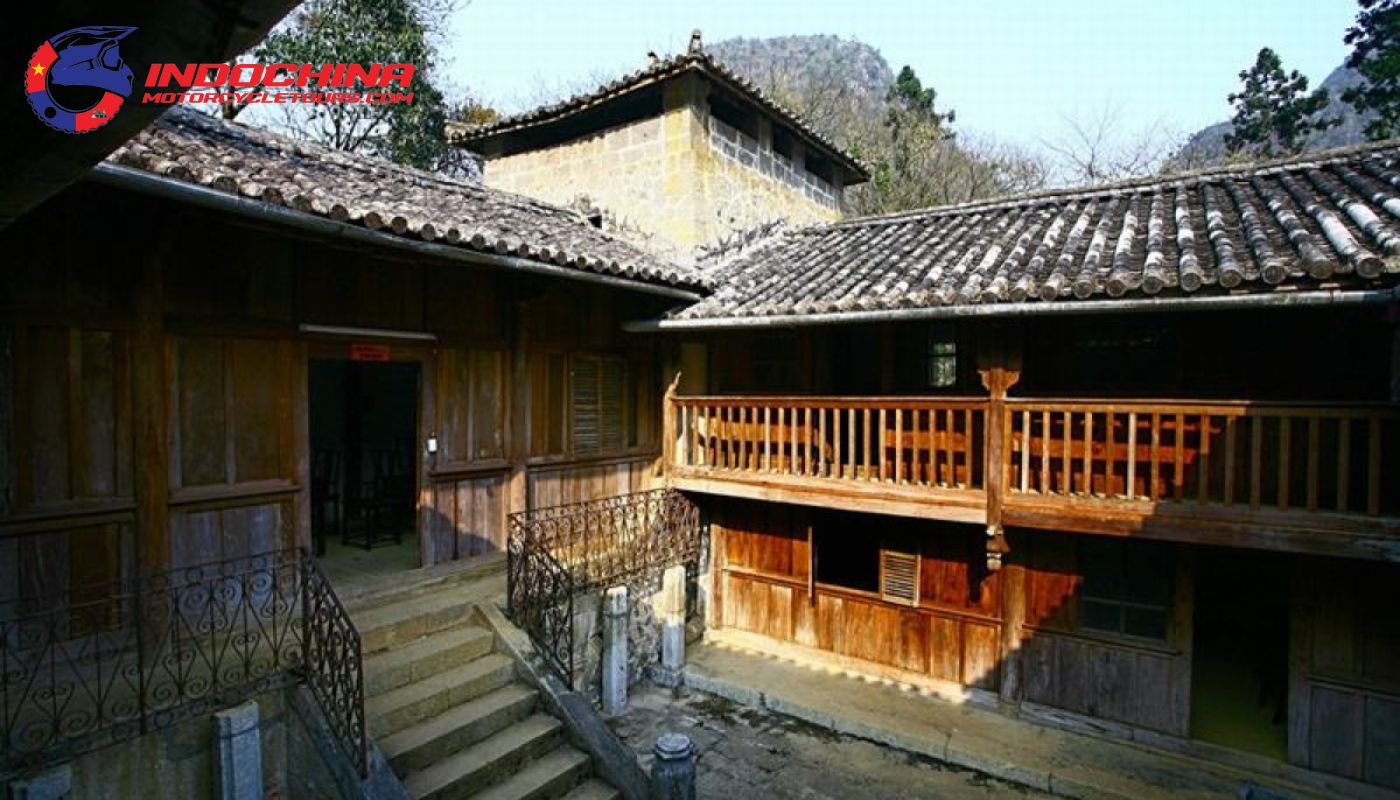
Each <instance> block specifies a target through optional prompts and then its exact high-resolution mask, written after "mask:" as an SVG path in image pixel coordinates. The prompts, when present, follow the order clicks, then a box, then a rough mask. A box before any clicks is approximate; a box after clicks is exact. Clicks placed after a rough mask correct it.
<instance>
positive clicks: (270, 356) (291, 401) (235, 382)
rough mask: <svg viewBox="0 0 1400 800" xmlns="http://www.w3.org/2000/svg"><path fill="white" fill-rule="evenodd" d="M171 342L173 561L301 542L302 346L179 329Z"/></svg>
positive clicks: (177, 563)
mask: <svg viewBox="0 0 1400 800" xmlns="http://www.w3.org/2000/svg"><path fill="white" fill-rule="evenodd" d="M166 351H167V361H168V371H167V375H169V377H170V387H169V393H170V406H169V407H170V426H169V427H170V440H171V442H172V447H171V451H170V465H169V474H170V515H169V517H170V548H171V553H170V565H171V566H173V567H176V568H178V567H182V566H188V565H193V564H199V563H203V562H207V561H214V560H220V559H229V558H241V557H245V556H248V555H252V554H255V553H260V552H264V551H267V550H273V549H279V548H283V547H291V546H294V545H295V544H296V542H297V539H296V529H297V524H296V520H297V515H298V513H299V510H298V505H299V500H298V498H299V494H300V491H301V489H302V487H303V485H304V483H305V481H304V479H303V478H302V477H301V475H300V473H301V471H302V469H304V464H305V454H304V450H305V447H304V446H303V445H302V444H301V443H299V442H298V436H297V425H296V414H297V413H298V411H299V409H298V408H297V406H296V403H295V398H303V399H302V404H303V405H304V403H305V400H304V398H305V396H306V380H307V375H306V353H305V348H304V347H303V346H302V345H301V344H299V343H297V342H294V341H290V340H285V339H281V340H279V339H250V338H232V337H220V336H175V337H170V338H169V339H168V340H167V348H166ZM300 413H303V414H304V413H305V412H304V410H300Z"/></svg>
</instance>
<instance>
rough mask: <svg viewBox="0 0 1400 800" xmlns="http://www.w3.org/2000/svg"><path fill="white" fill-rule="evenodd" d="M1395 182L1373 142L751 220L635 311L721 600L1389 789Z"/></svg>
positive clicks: (970, 682) (1155, 729)
mask: <svg viewBox="0 0 1400 800" xmlns="http://www.w3.org/2000/svg"><path fill="white" fill-rule="evenodd" d="M1397 186H1400V148H1396V147H1395V146H1394V145H1393V144H1386V145H1380V146H1373V147H1366V148H1360V149H1355V150H1350V151H1339V152H1333V153H1326V154H1317V155H1311V156H1308V157H1306V158H1301V159H1296V160H1294V161H1291V162H1279V163H1274V164H1270V165H1265V166H1260V167H1238V168H1230V169H1219V170H1215V171H1208V172H1203V173H1199V174H1192V175H1186V176H1178V177H1172V178H1167V179H1153V180H1143V181H1135V182H1129V183H1124V184H1120V185H1115V186H1110V187H1106V188H1096V189H1086V190H1078V191H1064V192H1051V193H1044V194H1038V195H1031V196H1027V197H1018V198H1012V199H1007V200H997V201H990V202H981V203H973V204H968V205H963V206H957V207H952V208H947V209H932V210H929V211H923V212H911V213H904V214H894V215H890V216H885V217H873V218H867V219H852V220H846V221H842V222H838V223H834V224H829V225H819V226H812V227H806V228H797V229H794V230H790V231H788V232H785V233H780V234H777V235H775V236H773V237H770V238H769V239H767V240H764V241H762V242H761V243H759V244H757V245H755V246H753V247H752V248H749V249H746V250H744V251H741V252H738V253H736V254H734V255H732V256H731V257H730V258H729V259H728V260H727V261H725V262H724V263H723V264H721V265H720V266H719V267H717V268H716V269H715V270H714V271H713V272H711V273H710V274H711V276H712V277H713V279H714V281H715V285H716V289H715V290H714V292H713V293H712V294H711V295H709V296H708V297H707V298H706V299H705V300H703V301H701V302H700V303H698V304H695V305H692V306H689V307H686V308H684V309H681V310H678V311H676V312H673V313H672V314H670V315H668V316H667V317H665V318H662V319H660V320H654V321H649V322H640V323H637V324H633V325H631V326H629V328H630V329H631V330H636V331H655V332H661V333H665V334H669V335H671V336H672V337H673V338H674V339H676V340H677V343H678V344H677V352H678V353H679V360H680V361H681V362H682V363H683V365H684V367H685V369H686V370H687V375H686V377H685V386H684V388H683V390H682V391H681V392H679V393H677V394H673V395H672V396H671V397H670V398H669V400H668V406H667V422H666V425H665V429H666V446H667V463H668V464H669V465H670V469H669V480H670V485H671V486H674V487H676V488H679V489H681V490H684V491H686V492H688V493H692V494H693V495H694V496H695V497H697V498H699V502H700V503H701V507H702V508H703V509H704V510H705V511H706V513H707V514H708V518H709V520H710V524H711V541H712V552H713V554H714V555H713V559H712V563H711V576H710V577H711V580H712V602H711V605H710V608H709V615H710V616H709V625H710V628H711V635H714V636H719V637H722V638H727V639H729V640H732V641H737V642H740V643H742V644H744V645H746V646H749V647H754V648H758V649H760V650H762V649H769V650H772V651H774V652H779V653H792V652H799V653H802V654H803V655H805V656H806V657H814V658H818V659H822V660H827V661H830V662H833V663H836V664H839V665H841V666H843V667H845V668H847V669H852V670H856V671H862V672H867V673H870V674H874V675H879V676H883V677H887V678H893V679H896V680H899V681H904V682H907V683H911V684H915V685H920V686H924V687H926V688H929V689H932V690H934V691H937V692H939V693H942V694H944V695H946V696H949V697H953V698H956V699H959V700H963V701H968V702H973V703H982V704H986V705H988V706H1001V707H1015V708H1018V709H1019V711H1020V713H1021V714H1022V715H1023V716H1029V717H1035V718H1040V719H1044V720H1048V721H1052V722H1055V723H1057V724H1065V725H1071V726H1074V727H1078V728H1080V729H1082V730H1090V731H1096V732H1098V733H1107V734H1108V735H1112V736H1117V737H1122V738H1129V739H1133V740H1136V741H1141V742H1147V743H1150V744H1152V745H1154V746H1161V747H1167V748H1170V749H1174V750H1178V751H1181V752H1185V753H1189V754H1194V755H1201V756H1205V757H1218V756H1219V755H1220V754H1221V753H1222V752H1230V753H1235V752H1238V751H1247V752H1250V753H1253V754H1263V755H1265V756H1268V757H1270V758H1273V759H1277V760H1280V761H1287V762H1288V763H1290V764H1293V765H1298V766H1302V767H1305V768H1307V769H1311V770H1316V771H1321V772H1325V773H1332V774H1337V775H1342V776H1347V777H1349V778H1354V779H1358V780H1361V781H1366V782H1369V783H1373V784H1378V785H1382V786H1388V787H1391V788H1400V772H1397V770H1396V767H1397V765H1400V749H1397V744H1396V742H1397V738H1396V737H1397V732H1400V623H1397V620H1396V616H1395V614H1393V613H1391V610H1392V609H1393V607H1394V599H1393V597H1392V594H1393V593H1392V591H1391V589H1390V586H1391V585H1392V583H1391V582H1392V581H1395V580H1397V579H1400V566H1397V563H1396V562H1397V561H1400V539H1397V538H1396V536H1397V533H1400V490H1397V486H1398V485H1400V484H1397V481H1400V453H1397V447H1400V408H1397V406H1396V401H1397V399H1400V366H1397V364H1400V361H1397V360H1396V354H1397V353H1400V328H1397V323H1398V322H1400V316H1397V305H1396V301H1397V295H1396V294H1395V286H1396V280H1395V275H1396V271H1397V270H1398V269H1400V260H1397V257H1400V238H1397V236H1396V233H1397V232H1400V220H1397V215H1396V213H1395V211H1396V210H1400V199H1397V195H1396V194H1395V192H1396V188H1395V187H1397ZM1220 746H1223V747H1224V748H1228V751H1222V750H1221V749H1220Z"/></svg>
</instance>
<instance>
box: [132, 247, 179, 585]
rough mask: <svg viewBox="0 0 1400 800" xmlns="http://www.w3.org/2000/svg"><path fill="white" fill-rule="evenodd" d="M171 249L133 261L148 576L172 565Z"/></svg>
mask: <svg viewBox="0 0 1400 800" xmlns="http://www.w3.org/2000/svg"><path fill="white" fill-rule="evenodd" d="M167 250H168V248H166V247H159V248H156V249H155V250H154V251H151V252H147V253H145V254H143V255H142V256H141V257H140V258H139V260H138V261H137V263H136V264H135V265H134V266H135V268H136V271H137V275H136V281H135V285H134V286H133V292H132V294H133V307H134V311H135V322H136V328H135V331H134V332H133V335H132V340H131V351H132V352H131V356H132V358H131V392H132V404H131V407H132V429H133V430H132V433H133V437H132V438H133V442H134V448H133V467H134V469H133V477H134V480H133V482H132V489H133V492H134V494H135V497H136V542H137V547H136V561H137V565H138V569H139V571H140V572H141V573H143V574H146V575H149V574H151V573H152V572H156V571H159V570H163V569H168V568H169V567H170V560H171V551H170V505H169V503H170V430H169V419H170V391H169V382H170V378H171V375H170V372H169V369H168V363H167V357H166V348H165V320H164V317H165V291H164V281H163V279H162V275H161V271H162V267H163V264H164V261H165V254H166V252H167Z"/></svg>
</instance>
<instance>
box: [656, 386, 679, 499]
mask: <svg viewBox="0 0 1400 800" xmlns="http://www.w3.org/2000/svg"><path fill="white" fill-rule="evenodd" d="M680 385H681V373H679V372H677V373H676V377H675V378H673V379H672V380H671V383H670V385H668V386H667V387H666V394H665V396H664V397H662V399H661V474H662V475H669V474H670V472H671V468H672V467H674V466H675V464H676V437H677V436H678V435H679V434H678V433H677V431H676V406H675V399H676V389H677V387H679V386H680Z"/></svg>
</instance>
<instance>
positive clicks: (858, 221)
mask: <svg viewBox="0 0 1400 800" xmlns="http://www.w3.org/2000/svg"><path fill="white" fill-rule="evenodd" d="M1384 150H1400V138H1395V139H1384V140H1381V141H1378V142H1364V143H1361V144H1351V145H1344V146H1341V147H1334V148H1329V149H1327V150H1314V151H1309V152H1306V153H1298V154H1295V155H1290V156H1281V157H1278V158H1272V159H1267V160H1264V161H1247V162H1241V163H1237V164H1217V165H1214V166H1209V167H1200V168H1197V169H1193V170H1186V171H1183V172H1174V173H1170V174H1165V175H1140V176H1135V177H1131V178H1124V179H1122V180H1118V181H1112V182H1110V183H1103V184H1099V185H1097V186H1070V187H1055V188H1051V189H1037V190H1034V191H1030V192H1020V193H1018V194H1010V195H1004V196H1002V197H989V198H985V199H981V200H969V201H965V202H962V203H950V204H948V205H941V206H927V207H925V208H916V209H909V210H905V211H891V212H888V213H885V214H869V215H866V216H860V217H847V218H845V219H841V220H837V221H835V222H829V223H823V224H820V225H812V226H807V228H802V229H798V230H797V232H799V233H800V232H802V231H803V230H810V229H823V230H825V229H828V228H842V227H859V226H862V225H870V224H883V223H897V222H908V221H913V220H919V219H926V218H930V217H940V216H944V215H949V214H957V213H964V212H969V211H977V210H984V209H997V208H1010V207H1013V206H1021V205H1027V204H1039V203H1050V202H1055V201H1057V200H1069V199H1075V200H1079V199H1088V198H1093V197H1097V196H1110V195H1114V194H1122V193H1125V192H1131V191H1134V190H1140V189H1146V188H1151V187H1164V188H1165V187H1172V186H1178V185H1196V184H1200V183H1205V182H1208V181H1211V180H1212V179H1216V180H1218V179H1228V178H1231V177H1235V176H1246V177H1248V176H1256V175H1267V174H1271V173H1274V172H1280V171H1288V170H1289V168H1301V167H1305V166H1308V165H1315V166H1322V165H1326V164H1331V163H1335V162H1337V161H1342V160H1346V159H1348V158H1353V157H1355V156H1360V155H1367V154H1370V153H1376V152H1381V151H1384Z"/></svg>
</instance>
